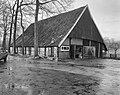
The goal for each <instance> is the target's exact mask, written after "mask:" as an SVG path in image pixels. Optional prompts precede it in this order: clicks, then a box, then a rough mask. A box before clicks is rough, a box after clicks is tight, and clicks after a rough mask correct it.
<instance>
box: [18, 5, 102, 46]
mask: <svg viewBox="0 0 120 95" xmlns="http://www.w3.org/2000/svg"><path fill="white" fill-rule="evenodd" d="M86 8H87V6H84V7H81V8H78V9H75V10H73V11H69V12H66V13H62V14H59V15H56V16H53V17H50V18H47V19H44V20H41V21H39V22H38V27H39V32H38V35H39V37H38V44H39V46H60V45H61V44H62V43H63V42H64V40H65V39H66V38H67V37H68V36H69V34H70V33H71V31H72V30H73V29H74V27H75V26H76V24H77V23H78V21H79V20H80V18H81V16H82V15H83V14H84V12H85V10H86ZM24 35H25V38H24V46H34V23H32V24H31V25H30V26H29V27H28V28H27V29H26V31H25V33H24ZM86 35H87V34H86ZM86 37H87V36H86ZM81 38H82V37H81ZM84 39H85V38H84ZM86 39H87V38H86ZM92 40H95V41H98V42H101V43H103V40H102V38H101V37H100V39H99V40H98V39H96V38H95V39H92ZM16 45H17V46H22V37H21V36H19V37H18V39H17V40H16Z"/></svg>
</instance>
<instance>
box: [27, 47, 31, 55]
mask: <svg viewBox="0 0 120 95" xmlns="http://www.w3.org/2000/svg"><path fill="white" fill-rule="evenodd" d="M28 51H29V55H31V47H29V48H28Z"/></svg>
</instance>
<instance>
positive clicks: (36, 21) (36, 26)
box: [34, 0, 39, 58]
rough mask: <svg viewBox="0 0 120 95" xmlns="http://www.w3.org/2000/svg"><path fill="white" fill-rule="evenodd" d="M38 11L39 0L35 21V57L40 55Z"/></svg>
mask: <svg viewBox="0 0 120 95" xmlns="http://www.w3.org/2000/svg"><path fill="white" fill-rule="evenodd" d="M38 12H39V0H36V10H35V23H34V58H35V57H36V56H38Z"/></svg>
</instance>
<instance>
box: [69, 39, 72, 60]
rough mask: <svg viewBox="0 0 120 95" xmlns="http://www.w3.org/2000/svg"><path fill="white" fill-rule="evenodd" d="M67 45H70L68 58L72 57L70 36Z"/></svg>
mask: <svg viewBox="0 0 120 95" xmlns="http://www.w3.org/2000/svg"><path fill="white" fill-rule="evenodd" d="M69 46H70V51H69V56H70V58H72V57H71V38H69Z"/></svg>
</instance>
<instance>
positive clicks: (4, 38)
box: [2, 29, 7, 50]
mask: <svg viewBox="0 0 120 95" xmlns="http://www.w3.org/2000/svg"><path fill="white" fill-rule="evenodd" d="M6 32H7V31H6V29H4V34H3V42H2V47H3V50H6Z"/></svg>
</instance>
